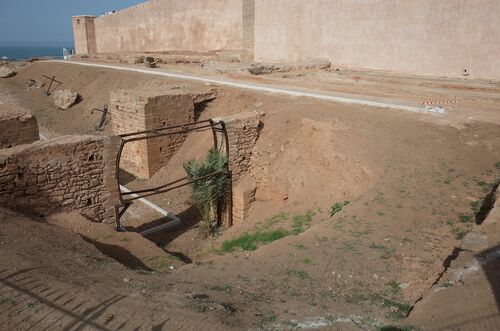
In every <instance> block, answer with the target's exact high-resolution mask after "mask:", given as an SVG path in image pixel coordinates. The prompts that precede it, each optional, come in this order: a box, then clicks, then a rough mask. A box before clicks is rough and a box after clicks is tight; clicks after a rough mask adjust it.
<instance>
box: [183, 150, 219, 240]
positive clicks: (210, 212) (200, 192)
mask: <svg viewBox="0 0 500 331" xmlns="http://www.w3.org/2000/svg"><path fill="white" fill-rule="evenodd" d="M227 163H228V160H227V157H226V156H225V155H222V154H221V153H220V152H219V151H218V150H215V149H211V150H210V151H208V154H207V156H206V158H205V160H202V161H198V160H189V161H187V162H185V163H184V169H185V170H186V173H187V176H188V178H189V179H196V178H200V177H203V176H207V175H210V174H212V173H215V172H218V171H222V170H225V169H226V168H227ZM228 188H229V174H227V173H221V174H218V175H215V176H210V177H208V178H205V179H201V180H198V181H195V182H193V183H191V198H192V200H193V202H194V204H195V205H196V206H197V207H198V209H199V211H200V214H201V218H202V221H201V223H200V230H201V233H202V234H203V235H204V236H205V237H208V236H209V235H211V234H212V233H213V231H214V229H215V228H216V226H217V224H218V223H219V219H218V215H217V214H218V213H217V210H218V206H219V204H220V203H222V202H223V200H224V198H225V196H226V193H227V192H228Z"/></svg>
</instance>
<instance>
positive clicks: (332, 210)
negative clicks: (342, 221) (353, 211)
mask: <svg viewBox="0 0 500 331" xmlns="http://www.w3.org/2000/svg"><path fill="white" fill-rule="evenodd" d="M350 203H351V202H350V201H344V202H336V203H334V204H333V205H332V206H331V207H330V217H333V215H335V214H337V213H339V212H340V211H341V210H342V209H343V208H344V207H345V206H347V205H348V204H350Z"/></svg>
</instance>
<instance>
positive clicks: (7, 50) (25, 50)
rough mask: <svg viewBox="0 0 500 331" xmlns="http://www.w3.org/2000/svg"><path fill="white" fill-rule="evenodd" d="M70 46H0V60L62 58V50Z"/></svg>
mask: <svg viewBox="0 0 500 331" xmlns="http://www.w3.org/2000/svg"><path fill="white" fill-rule="evenodd" d="M64 47H66V48H72V47H71V46H64V45H63V46H2V45H0V59H1V58H2V57H7V58H9V59H11V60H27V59H30V58H32V57H44V56H49V57H55V58H62V56H63V55H62V50H63V48H64Z"/></svg>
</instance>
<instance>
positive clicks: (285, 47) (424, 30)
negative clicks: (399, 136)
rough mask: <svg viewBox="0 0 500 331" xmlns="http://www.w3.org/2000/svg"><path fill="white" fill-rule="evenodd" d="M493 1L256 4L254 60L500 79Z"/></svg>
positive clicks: (499, 14)
mask: <svg viewBox="0 0 500 331" xmlns="http://www.w3.org/2000/svg"><path fill="white" fill-rule="evenodd" d="M499 30H500V1H498V0H420V1H415V0H399V1H388V0H354V1H353V0H330V1H324V0H310V1H302V0H255V57H256V60H258V61H265V62H280V61H285V62H291V61H292V62H294V61H302V60H306V59H309V58H314V57H324V58H328V59H329V60H330V61H331V62H332V64H333V65H334V66H340V67H352V68H363V69H375V70H388V71H395V72H402V73H410V74H419V75H431V76H449V77H463V71H464V70H467V74H469V75H470V76H469V77H480V78H493V79H500V61H499V56H498V54H500V38H499V37H498V35H499V32H498V31H499Z"/></svg>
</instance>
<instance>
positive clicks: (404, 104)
mask: <svg viewBox="0 0 500 331" xmlns="http://www.w3.org/2000/svg"><path fill="white" fill-rule="evenodd" d="M51 62H60V63H71V64H75V65H80V66H86V67H94V68H106V69H113V70H120V71H130V72H137V73H142V74H147V75H155V76H163V77H169V78H176V79H183V80H191V81H199V82H204V83H211V84H217V85H223V86H230V87H236V88H241V89H246V90H252V91H260V92H267V93H272V94H282V95H289V96H295V97H308V98H314V99H319V100H326V101H332V102H338V103H343V104H350V105H361V106H369V107H376V108H390V109H396V110H403V111H409V112H416V113H423V112H429V111H428V110H425V109H423V108H422V107H421V105H418V104H416V103H412V102H409V101H403V100H395V99H389V98H380V97H372V96H362V95H355V94H348V93H338V92H329V91H319V90H311V89H303V88H296V87H288V86H277V85H270V84H262V83H249V82H246V81H243V80H236V79H228V78H214V77H209V76H202V75H195V74H189V73H181V72H174V71H168V70H163V69H161V68H155V69H147V68H136V67H130V66H121V65H108V64H99V63H89V62H78V61H62V60H53V61H51ZM431 112H432V111H431Z"/></svg>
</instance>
